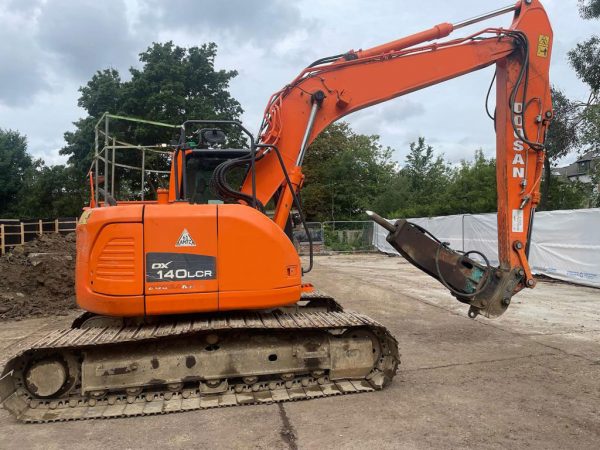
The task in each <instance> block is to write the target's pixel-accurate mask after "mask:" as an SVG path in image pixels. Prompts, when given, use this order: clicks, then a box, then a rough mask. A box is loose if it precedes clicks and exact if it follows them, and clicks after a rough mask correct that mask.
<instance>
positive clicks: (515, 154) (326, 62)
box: [242, 0, 552, 317]
mask: <svg viewBox="0 0 600 450" xmlns="http://www.w3.org/2000/svg"><path fill="white" fill-rule="evenodd" d="M509 12H513V13H514V19H513V22H512V25H511V26H510V28H508V29H503V28H486V29H484V30H482V31H480V32H478V33H475V34H472V35H470V36H467V37H464V38H460V39H454V40H448V41H444V42H437V41H436V42H434V43H429V44H425V43H426V42H429V41H433V40H436V39H439V38H443V37H446V36H448V35H450V34H451V33H452V32H453V31H454V30H456V29H458V28H462V27H464V26H466V25H470V24H473V23H476V22H479V21H481V20H484V19H488V18H491V17H494V16H497V15H500V14H504V13H509ZM551 48H552V29H551V26H550V23H549V21H548V17H547V15H546V12H545V10H544V8H543V6H542V5H541V3H540V1H539V0H521V1H519V2H517V3H516V4H513V5H510V6H507V7H505V8H501V9H499V10H496V11H493V12H491V13H488V14H485V15H483V16H479V17H475V18H473V19H470V20H467V21H464V22H461V23H458V24H454V25H452V24H449V23H443V24H440V25H437V26H435V27H433V28H431V29H429V30H426V31H423V32H420V33H417V34H414V35H411V36H408V37H405V38H402V39H399V40H396V41H393V42H390V43H388V44H384V45H380V46H377V47H374V48H371V49H368V50H359V51H349V52H347V53H345V54H343V55H336V56H333V57H330V58H323V59H321V60H318V61H316V62H315V63H313V64H311V65H310V66H309V67H308V68H306V69H305V70H304V71H302V72H301V73H300V75H298V77H296V79H294V80H293V81H292V82H291V83H290V84H288V85H286V86H285V87H284V88H283V89H281V90H280V91H278V92H276V93H275V94H274V95H273V96H272V97H271V99H270V101H269V103H268V105H267V108H266V110H265V115H264V120H263V124H262V127H261V131H260V142H261V144H262V146H263V147H262V148H261V150H260V154H259V155H258V156H257V159H256V163H255V171H253V174H254V176H255V178H254V179H252V177H250V175H249V176H248V177H247V179H246V180H245V182H244V184H243V186H242V192H243V193H245V194H247V195H250V194H252V195H253V196H255V198H256V199H258V201H260V202H261V203H262V204H266V203H267V202H268V201H269V200H270V199H271V198H272V197H273V196H274V195H275V194H277V195H276V196H275V198H276V199H277V203H276V210H275V216H274V221H275V222H276V223H277V225H279V226H280V227H281V228H284V227H285V225H286V223H287V221H288V218H289V213H290V210H291V208H292V206H293V200H294V196H295V194H296V193H297V192H298V191H299V190H300V189H301V187H302V183H303V179H304V176H303V174H302V163H303V160H304V155H305V152H306V150H307V148H308V147H309V145H310V143H311V142H312V141H313V140H314V139H315V138H316V137H317V136H318V135H319V133H320V132H321V131H323V130H324V129H325V128H326V127H327V126H328V125H330V124H331V123H333V122H334V121H336V120H338V119H340V118H341V117H343V116H345V115H347V114H350V113H352V112H354V111H358V110H360V109H362V108H366V107H369V106H371V105H375V104H378V103H381V102H384V101H387V100H390V99H392V98H395V97H399V96H401V95H405V94H408V93H410V92H413V91H416V90H419V89H423V88H426V87H428V86H432V85H434V84H438V83H441V82H444V81H446V80H449V79H452V78H456V77H459V76H461V75H464V74H467V73H470V72H473V71H476V70H479V69H482V68H484V67H488V66H490V65H492V64H495V65H496V79H497V81H496V111H495V114H494V115H493V118H494V122H495V130H496V164H497V187H498V250H499V267H497V268H492V267H491V266H490V264H489V262H488V260H487V259H486V258H485V256H484V255H481V254H479V256H480V257H481V259H483V261H484V263H481V261H480V260H479V261H478V259H479V258H477V259H476V258H471V256H474V255H473V254H472V253H470V254H461V253H458V252H456V251H454V250H451V249H450V248H449V247H448V246H447V245H446V244H444V243H442V242H439V241H438V240H437V239H436V238H435V237H433V236H432V235H430V234H429V233H427V232H426V230H423V229H422V228H420V227H417V226H416V225H414V224H411V223H410V222H407V221H405V220H399V221H397V222H396V223H395V224H393V225H390V224H388V223H387V222H386V221H383V220H382V219H381V218H378V216H377V215H375V214H372V218H373V219H374V220H376V221H378V222H379V223H380V224H382V225H383V226H385V227H386V228H387V229H388V230H389V231H390V234H389V236H388V241H389V242H390V243H391V244H392V245H393V246H394V247H395V248H396V249H397V250H398V251H399V252H400V253H401V254H402V255H403V256H405V257H406V258H407V259H408V260H409V261H410V262H411V263H413V264H414V265H416V266H417V267H419V268H420V269H422V270H424V271H425V272H427V273H428V274H430V275H431V276H433V277H435V278H437V279H438V280H439V281H440V282H442V283H443V284H444V285H445V286H446V287H447V288H448V289H449V290H450V291H451V292H452V293H453V295H454V296H455V297H456V298H457V299H458V300H460V301H462V302H464V303H468V304H470V305H471V309H470V311H469V315H470V316H471V317H474V316H476V315H477V314H479V313H483V314H484V315H486V316H487V317H497V316H499V315H500V314H502V313H503V312H504V311H505V310H506V308H507V307H508V305H509V304H510V300H511V297H512V296H513V295H514V294H515V293H516V292H518V291H519V290H521V289H522V288H524V287H530V288H531V287H534V286H535V280H534V279H533V277H532V275H531V271H530V268H529V264H528V261H527V254H528V244H529V241H530V233H531V227H532V223H533V216H534V213H535V209H536V206H537V204H538V203H539V200H540V198H539V187H540V182H541V175H542V167H543V162H544V156H545V152H544V140H545V135H546V131H547V127H548V125H549V123H550V120H551V118H552V104H551V95H550V82H549V66H550V52H551ZM450 106H451V105H450ZM283 168H285V170H282V169H283Z"/></svg>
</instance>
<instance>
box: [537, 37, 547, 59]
mask: <svg viewBox="0 0 600 450" xmlns="http://www.w3.org/2000/svg"><path fill="white" fill-rule="evenodd" d="M549 48H550V36H544V35H543V34H540V37H539V38H538V47H537V55H538V56H540V57H542V58H547V57H548V49H549Z"/></svg>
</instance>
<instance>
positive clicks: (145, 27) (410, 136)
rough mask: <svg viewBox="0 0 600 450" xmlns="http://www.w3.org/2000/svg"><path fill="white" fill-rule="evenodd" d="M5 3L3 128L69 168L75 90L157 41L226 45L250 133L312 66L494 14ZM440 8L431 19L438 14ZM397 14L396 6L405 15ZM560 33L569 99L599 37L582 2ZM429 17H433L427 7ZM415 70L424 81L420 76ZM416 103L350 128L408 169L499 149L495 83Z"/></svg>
mask: <svg viewBox="0 0 600 450" xmlns="http://www.w3.org/2000/svg"><path fill="white" fill-rule="evenodd" d="M400 3H402V2H398V1H397V0H328V1H327V2H323V1H322V0H297V1H289V0H227V1H214V0H171V1H167V0H108V1H98V0H94V1H91V0H0V126H2V127H4V128H6V127H8V128H13V129H18V130H20V131H21V132H23V133H25V134H27V135H28V137H29V142H30V148H31V149H32V151H34V152H35V153H36V154H38V155H44V157H45V158H47V159H48V160H49V161H61V158H62V157H60V156H57V155H56V150H55V149H56V148H58V147H60V146H61V142H62V134H63V132H64V131H65V130H66V129H68V128H70V122H72V121H74V120H77V118H79V117H81V116H83V115H84V114H85V113H84V112H83V111H81V110H80V109H79V108H78V107H77V102H76V100H77V97H78V95H79V94H78V92H77V87H79V86H81V85H83V84H85V83H86V82H87V81H88V80H89V79H90V77H91V76H92V75H93V73H94V72H95V71H96V70H98V69H103V68H106V67H115V68H117V69H118V70H119V71H120V72H121V75H122V76H124V77H126V76H127V73H126V71H127V68H129V67H130V66H136V65H138V64H139V62H138V57H137V54H138V53H139V52H141V51H143V50H145V49H146V48H147V47H148V45H150V44H151V43H152V41H157V42H164V41H167V40H173V41H174V43H175V44H176V45H179V46H184V47H189V46H193V45H201V44H202V43H204V42H207V41H214V42H216V43H217V44H218V47H219V50H218V55H217V58H216V62H215V65H216V68H217V69H237V70H238V71H239V76H238V77H236V78H235V79H234V80H232V83H231V89H230V90H231V93H232V95H233V96H234V97H235V98H236V99H238V100H239V101H240V102H241V103H242V106H243V107H244V109H245V111H246V112H245V114H244V116H243V118H244V120H245V122H246V124H247V125H248V126H249V127H250V128H251V129H253V127H256V126H257V125H258V123H259V122H260V118H261V114H262V110H263V108H264V106H265V103H266V101H267V99H268V97H269V95H270V94H271V93H272V92H273V91H275V90H277V89H279V88H281V87H282V86H283V85H285V84H286V83H288V82H289V81H290V80H291V79H293V78H294V77H295V76H296V75H297V74H298V73H299V71H300V70H302V68H304V67H305V66H306V65H307V64H309V63H310V62H312V61H313V60H315V59H317V58H319V57H323V56H327V55H332V54H337V53H341V52H345V51H347V50H349V49H351V48H354V49H358V48H368V47H371V46H373V45H377V44H380V43H382V42H386V41H389V40H392V39H397V38H399V37H401V36H405V35H408V34H411V33H415V32H418V31H421V30H423V29H427V28H429V27H431V26H433V25H434V24H436V23H440V22H444V21H449V22H456V21H458V20H461V19H464V18H466V17H469V16H474V15H477V14H479V13H482V12H485V10H488V9H491V8H490V7H489V6H486V5H485V4H484V3H486V2H481V0H457V1H455V2H441V3H440V2H434V1H433V0H430V1H428V2H422V3H423V5H422V6H420V5H417V6H414V5H413V6H401V5H400ZM433 4H435V8H431V7H430V6H431V5H433ZM399 5H400V6H399ZM544 5H545V6H546V8H547V10H548V13H549V15H550V19H551V21H552V23H553V27H554V31H555V47H554V54H553V59H552V82H553V83H554V84H555V85H557V86H559V87H560V88H562V89H563V90H564V91H565V93H566V94H567V95H568V96H569V97H572V98H584V97H586V94H587V88H586V86H584V85H583V84H582V83H581V82H580V81H579V80H578V79H577V78H576V76H575V74H574V72H573V71H572V69H571V68H570V67H569V64H568V62H567V59H566V52H567V51H568V50H569V49H570V48H572V47H573V46H574V45H575V43H576V42H578V41H581V40H583V39H585V38H587V37H589V36H590V35H591V34H593V33H597V21H596V22H595V21H584V20H582V19H581V18H579V17H578V13H577V8H576V7H575V5H576V2H575V0H571V1H568V2H566V1H564V0H545V2H544ZM428 6H429V7H428ZM509 24H510V15H506V16H503V17H499V18H495V19H493V20H490V21H489V22H486V23H483V24H477V25H474V26H472V27H470V28H469V29H468V30H459V31H458V32H457V33H456V34H455V35H454V36H453V37H459V36H464V35H466V34H469V33H470V32H471V31H476V30H479V29H482V28H484V27H486V26H506V25H509ZM415 70H417V69H415ZM480 74H481V75H473V76H468V77H461V79H460V80H459V81H452V82H448V83H443V84H442V85H439V86H435V87H431V88H428V89H426V90H423V91H419V92H415V93H413V94H410V95H408V96H406V97H402V98H400V99H396V100H393V101H390V102H387V103H384V104H381V105H378V106H374V107H371V108H368V109H365V110H363V111H360V112H358V113H355V114H352V115H350V116H348V117H346V118H345V119H344V120H348V121H349V122H350V124H351V125H352V127H354V128H355V130H356V131H357V132H361V133H366V134H380V135H381V142H382V144H384V145H389V146H391V147H393V148H395V149H397V152H396V155H395V156H396V159H398V160H399V161H402V160H403V158H404V155H405V154H406V151H407V149H408V144H409V143H410V142H411V141H414V140H415V139H416V138H417V137H419V136H425V137H426V138H427V141H428V142H431V143H432V145H434V147H435V149H436V151H437V152H443V153H445V155H446V157H447V159H449V160H452V161H458V160H459V159H460V158H462V157H467V158H470V157H471V156H472V153H473V151H474V150H475V149H477V148H480V147H483V149H484V150H485V151H487V152H488V154H491V153H493V151H494V147H495V139H494V132H493V128H492V126H491V122H490V121H489V120H488V119H487V118H486V116H485V113H484V111H483V99H484V97H485V91H486V89H487V86H488V82H489V79H490V78H491V72H490V70H488V71H487V72H486V71H484V72H480Z"/></svg>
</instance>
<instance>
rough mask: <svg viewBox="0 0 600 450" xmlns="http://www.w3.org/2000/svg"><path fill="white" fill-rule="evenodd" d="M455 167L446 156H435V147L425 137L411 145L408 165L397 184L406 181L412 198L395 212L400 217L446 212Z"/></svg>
mask: <svg viewBox="0 0 600 450" xmlns="http://www.w3.org/2000/svg"><path fill="white" fill-rule="evenodd" d="M450 174H451V170H450V168H449V167H448V165H447V164H446V162H445V161H444V157H443V156H442V155H438V156H435V155H434V152H433V147H432V146H430V145H427V144H426V142H425V138H424V137H420V138H419V139H418V141H417V142H412V143H411V144H410V151H409V153H408V155H407V156H406V164H405V165H404V167H402V169H401V170H400V173H399V174H398V179H397V180H396V184H399V183H401V182H402V180H404V182H405V183H406V188H407V193H408V197H407V198H406V200H405V202H404V203H403V204H402V205H398V209H397V210H396V211H395V215H396V216H397V217H421V216H432V215H436V214H440V213H443V207H442V205H443V204H444V200H443V198H444V197H445V192H446V189H447V187H448V183H449V181H450Z"/></svg>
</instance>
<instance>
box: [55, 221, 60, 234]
mask: <svg viewBox="0 0 600 450" xmlns="http://www.w3.org/2000/svg"><path fill="white" fill-rule="evenodd" d="M58 231H59V227H58V219H54V232H55V233H58Z"/></svg>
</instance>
